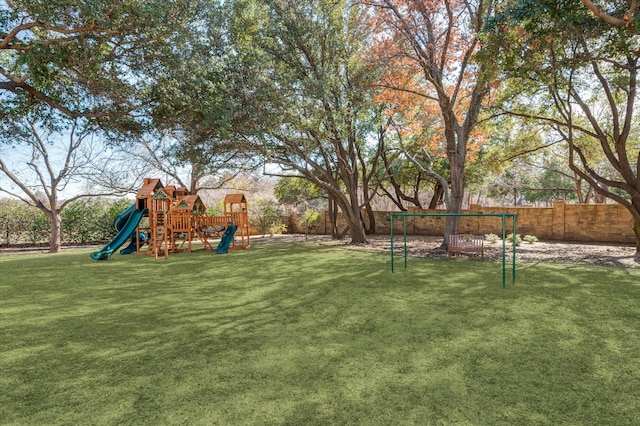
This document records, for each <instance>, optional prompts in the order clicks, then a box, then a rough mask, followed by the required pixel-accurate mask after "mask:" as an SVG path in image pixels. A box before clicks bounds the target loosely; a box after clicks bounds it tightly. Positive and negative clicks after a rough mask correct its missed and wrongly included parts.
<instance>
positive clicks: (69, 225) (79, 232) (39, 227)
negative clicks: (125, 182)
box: [0, 198, 130, 246]
mask: <svg viewBox="0 0 640 426" xmlns="http://www.w3.org/2000/svg"><path fill="white" fill-rule="evenodd" d="M129 204H130V201H127V200H125V199H106V198H90V199H82V200H77V201H74V202H72V203H71V204H69V206H68V207H67V208H66V209H65V210H64V211H63V212H62V225H63V228H62V229H63V232H62V242H63V244H64V245H75V244H99V243H103V242H106V241H108V240H110V239H111V238H113V235H114V233H115V230H114V220H115V218H116V216H117V215H118V213H120V212H122V211H123V210H124V209H125V208H126V207H127V206H128V205H129ZM50 233H51V223H50V221H49V219H48V218H47V217H46V216H45V214H44V213H43V212H42V211H41V210H39V209H37V208H36V207H33V206H29V205H27V204H25V203H23V202H21V201H19V200H14V199H8V198H5V199H1V200H0V246H16V245H48V244H49V238H50V235H51V234H50Z"/></svg>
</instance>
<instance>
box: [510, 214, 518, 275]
mask: <svg viewBox="0 0 640 426" xmlns="http://www.w3.org/2000/svg"><path fill="white" fill-rule="evenodd" d="M516 217H517V216H516V214H515V213H514V215H513V262H512V263H511V271H512V276H511V284H515V283H516Z"/></svg>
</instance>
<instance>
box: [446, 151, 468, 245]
mask: <svg viewBox="0 0 640 426" xmlns="http://www.w3.org/2000/svg"><path fill="white" fill-rule="evenodd" d="M449 164H450V165H451V166H450V168H451V184H450V188H451V194H450V197H449V205H448V206H447V213H456V214H459V213H460V212H461V211H462V201H463V200H464V185H465V180H466V175H465V173H464V162H463V161H462V162H460V161H459V159H458V155H457V153H456V154H454V155H450V156H449ZM459 224H460V216H447V218H446V221H445V226H444V241H443V242H442V248H443V249H446V248H447V242H448V241H449V235H454V234H457V233H458V226H459Z"/></svg>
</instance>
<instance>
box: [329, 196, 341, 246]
mask: <svg viewBox="0 0 640 426" xmlns="http://www.w3.org/2000/svg"><path fill="white" fill-rule="evenodd" d="M329 222H330V226H331V238H333V239H334V240H337V239H340V233H339V231H338V206H337V205H336V199H335V197H334V196H333V195H331V194H329Z"/></svg>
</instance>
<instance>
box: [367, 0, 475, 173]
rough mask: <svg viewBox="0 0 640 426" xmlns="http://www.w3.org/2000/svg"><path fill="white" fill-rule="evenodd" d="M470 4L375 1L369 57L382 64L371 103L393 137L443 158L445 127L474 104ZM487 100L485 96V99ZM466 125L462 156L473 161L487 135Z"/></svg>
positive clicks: (431, 0) (460, 118)
mask: <svg viewBox="0 0 640 426" xmlns="http://www.w3.org/2000/svg"><path fill="white" fill-rule="evenodd" d="M469 3H470V2H464V1H456V0H449V1H434V0H374V1H373V2H369V3H367V4H368V5H369V6H371V8H372V9H371V10H372V11H373V19H374V21H375V26H374V27H375V28H376V29H377V32H376V35H375V43H374V46H373V48H372V49H371V56H372V58H371V59H373V60H375V61H376V62H377V63H381V64H383V65H384V73H383V75H382V77H381V78H380V81H379V83H378V84H379V87H380V91H379V93H378V94H377V96H376V101H378V102H379V103H381V104H383V105H385V111H386V118H387V121H388V123H389V125H390V126H391V127H392V128H393V130H394V131H395V132H396V134H397V136H398V137H402V138H403V139H404V140H405V141H407V140H414V141H417V142H418V143H419V144H420V145H421V146H423V147H427V148H428V149H429V151H430V152H431V153H432V154H434V155H442V156H446V150H447V141H446V138H445V131H446V129H445V127H446V125H447V124H448V125H449V128H451V120H449V123H445V120H447V117H455V121H456V122H457V123H464V122H465V118H466V116H467V114H468V111H469V108H470V107H473V106H472V105H471V102H472V93H473V91H474V90H475V87H476V85H477V84H478V77H479V68H478V66H477V64H475V63H474V61H473V58H474V56H475V54H476V53H477V51H478V50H479V48H480V44H479V42H478V40H477V37H476V35H477V27H478V25H479V23H478V22H476V21H475V20H476V19H477V16H480V14H478V15H473V14H471V13H465V11H467V10H469ZM485 99H486V98H485ZM474 127H475V128H473V129H467V130H468V131H469V132H470V133H469V135H468V136H469V137H468V143H467V146H466V152H467V159H468V160H470V161H473V160H474V158H475V157H476V156H477V153H478V151H479V148H480V147H481V146H482V145H483V144H484V143H485V141H486V138H487V135H486V134H485V133H484V132H483V131H481V130H479V129H478V128H477V126H474Z"/></svg>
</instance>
